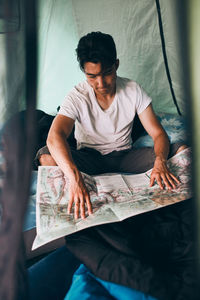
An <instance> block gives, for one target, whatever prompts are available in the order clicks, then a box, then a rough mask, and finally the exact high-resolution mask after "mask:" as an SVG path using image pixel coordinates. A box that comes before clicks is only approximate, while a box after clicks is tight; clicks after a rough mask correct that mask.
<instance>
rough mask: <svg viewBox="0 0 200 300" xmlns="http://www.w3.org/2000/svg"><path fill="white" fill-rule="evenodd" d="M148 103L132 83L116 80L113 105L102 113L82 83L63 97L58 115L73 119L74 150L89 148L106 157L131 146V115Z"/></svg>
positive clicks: (141, 91)
mask: <svg viewBox="0 0 200 300" xmlns="http://www.w3.org/2000/svg"><path fill="white" fill-rule="evenodd" d="M150 103H151V98H150V97H148V96H147V94H146V93H145V92H144V91H143V90H142V88H141V87H140V86H139V85H138V84H137V83H136V82H134V81H132V80H129V79H126V78H121V77H117V81H116V94H115V97H114V99H113V102H112V103H111V105H110V106H109V108H108V109H106V110H103V109H102V108H101V107H100V105H99V104H98V102H97V99H96V96H95V93H94V90H93V88H92V87H91V86H90V85H89V83H88V82H87V81H83V82H81V83H79V84H78V85H77V86H75V87H74V88H73V90H72V91H71V92H70V93H69V94H68V95H67V96H66V98H65V100H64V102H63V104H62V105H61V107H60V111H59V114H61V115H64V116H67V117H69V118H71V119H73V120H75V138H76V140H77V149H81V148H83V147H89V148H94V149H96V150H98V151H99V152H101V153H102V154H108V153H110V152H112V151H114V150H116V151H120V150H125V149H129V148H131V147H132V138H131V131H132V125H133V120H134V117H135V114H136V112H137V113H138V114H140V113H142V112H143V111H144V110H145V109H146V108H147V106H148V105H149V104H150Z"/></svg>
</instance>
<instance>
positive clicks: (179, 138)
mask: <svg viewBox="0 0 200 300" xmlns="http://www.w3.org/2000/svg"><path fill="white" fill-rule="evenodd" d="M157 117H158V119H159V120H160V122H161V124H162V126H163V128H164V129H165V131H166V133H167V135H168V137H169V140H170V143H171V144H173V143H177V142H184V143H187V140H188V134H187V127H186V120H185V118H184V117H182V116H179V115H175V114H165V113H162V114H159V115H157ZM133 146H134V147H136V148H142V147H153V140H152V138H151V137H150V136H149V135H148V134H147V133H145V134H143V135H142V136H141V137H139V138H138V139H137V141H136V142H135V143H133Z"/></svg>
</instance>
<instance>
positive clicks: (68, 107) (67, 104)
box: [58, 94, 79, 120]
mask: <svg viewBox="0 0 200 300" xmlns="http://www.w3.org/2000/svg"><path fill="white" fill-rule="evenodd" d="M58 114H59V115H63V116H66V117H69V118H71V119H73V120H76V119H78V117H79V113H78V109H77V106H76V105H75V99H74V97H73V95H71V94H69V95H67V96H66V97H65V99H64V101H63V103H62V104H61V106H60V110H59V112H58Z"/></svg>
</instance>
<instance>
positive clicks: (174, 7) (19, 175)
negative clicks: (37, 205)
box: [0, 0, 200, 299]
mask: <svg viewBox="0 0 200 300" xmlns="http://www.w3.org/2000/svg"><path fill="white" fill-rule="evenodd" d="M190 5H191V7H190V8H191V9H190V10H189V13H186V12H188V10H187V9H188V8H189V5H188V3H187V1H178V0H177V1H174V0H101V1H98V0H84V1H83V0H56V1H55V0H38V1H31V0H29V1H25V0H18V1H12V0H9V1H8V0H1V1H0V61H1V64H0V99H1V101H0V128H1V127H2V126H3V125H4V124H5V123H6V122H7V121H8V120H10V118H11V117H12V116H14V115H15V114H16V113H17V112H19V111H21V110H24V109H26V118H25V120H23V124H21V123H19V122H18V121H16V120H14V121H12V122H11V123H10V126H9V129H8V139H9V143H8V145H9V147H8V152H7V158H6V159H7V161H8V165H9V167H10V169H9V170H10V171H9V174H7V175H6V179H5V182H4V186H3V189H2V193H1V198H2V203H3V208H4V210H5V207H6V209H7V210H8V212H9V213H8V215H9V216H10V218H15V220H18V221H15V222H13V223H12V222H11V224H14V225H12V226H11V227H10V229H9V230H8V228H7V227H6V226H7V224H8V223H7V221H6V220H5V222H4V218H3V217H2V224H1V231H0V241H1V244H2V245H4V247H5V248H4V251H3V250H1V251H0V276H2V278H3V280H2V282H3V284H1V287H0V295H1V296H2V295H3V296H2V297H1V296H0V298H2V299H15V298H14V297H15V296H14V295H15V294H16V295H22V294H23V291H24V290H25V280H22V278H16V277H15V272H16V261H17V260H19V261H20V263H21V266H22V265H23V257H22V253H23V251H22V248H21V238H22V236H21V227H22V223H23V216H24V212H25V207H26V202H27V197H28V190H29V183H30V173H31V160H32V156H33V148H34V140H35V138H36V135H35V126H36V124H35V119H34V113H33V112H34V110H35V108H37V109H40V110H43V111H45V112H46V113H48V114H53V115H54V114H56V109H57V107H58V106H59V104H60V103H61V102H62V101H63V99H64V96H65V95H66V94H67V93H68V92H69V91H70V90H71V88H72V87H73V86H74V85H75V84H76V83H78V82H79V81H81V80H83V79H84V74H83V73H82V72H81V71H80V70H79V67H78V64H77V61H76V56H75V48H76V46H77V42H78V40H79V38H80V37H81V36H82V35H84V34H86V33H88V32H91V31H102V32H105V33H109V34H111V35H112V36H113V38H114V40H115V42H116V46H117V52H118V58H119V59H120V68H119V70H118V75H119V76H122V77H128V78H130V79H133V80H135V81H137V82H138V83H139V84H140V85H141V86H142V87H143V88H144V90H145V91H146V92H147V94H149V95H150V96H151V97H152V99H153V107H154V109H155V112H156V113H157V114H159V113H169V114H174V115H183V116H185V118H186V119H187V120H191V119H193V123H192V124H193V125H192V127H191V128H193V129H194V128H196V130H198V132H199V126H197V125H198V122H199V121H196V120H198V119H199V118H198V115H197V114H196V113H197V112H198V111H199V110H198V109H197V101H196V100H195V99H197V98H198V96H199V88H197V87H198V83H196V81H195V78H197V77H198V73H195V72H196V71H195V70H196V68H197V67H196V61H195V63H194V62H193V61H191V60H188V54H190V57H192V55H191V53H193V54H194V55H193V57H197V54H196V51H195V49H196V48H195V47H194V44H195V43H196V40H195V38H194V35H193V34H194V33H195V32H198V31H197V29H196V28H197V27H196V25H194V24H193V15H194V16H195V20H199V18H198V16H196V14H197V13H198V8H199V9H200V7H199V2H198V0H197V1H195V0H193V1H190ZM191 16H192V17H191ZM184 18H186V20H187V21H188V22H187V23H186V24H185V22H184ZM186 25H187V27H186ZM186 29H188V31H187V30H186ZM192 29H193V31H191V30H192ZM188 41H190V42H191V45H192V47H191V48H189V47H188V45H189V43H188ZM188 48H189V49H191V51H192V52H191V53H190V52H187V49H188ZM197 53H198V52H197ZM191 66H192V67H191ZM189 67H190V68H191V69H189ZM188 71H190V72H191V75H192V76H193V78H194V81H193V84H194V86H193V85H190V84H188V83H190V81H189V80H187V77H186V76H185V75H186V72H188ZM198 72H199V71H198ZM189 75H190V74H189ZM191 90H192V91H193V94H192V93H191ZM191 94H192V96H193V98H192V97H191ZM190 97H191V98H190ZM188 99H194V100H191V102H190V103H191V105H188V101H189V100H188ZM192 101H193V102H192ZM188 112H189V114H187V113H188ZM191 116H193V118H192V117H191ZM22 129H23V130H22ZM13 132H14V133H15V134H14V138H13V137H12V138H10V136H11V133H12V134H13ZM192 143H193V144H194V146H195V147H194V148H195V149H197V150H196V152H195V151H194V155H196V156H195V159H197V163H198V166H200V164H199V159H198V155H197V153H199V145H196V143H195V142H194V140H192ZM13 149H15V151H13ZM199 169H200V168H197V171H196V172H197V173H196V174H197V176H198V178H199V171H198V170H199ZM196 181H197V180H196ZM194 183H195V182H194ZM11 184H12V189H10V188H9V186H10V185H11ZM195 186H196V187H198V184H197V183H196V185H195ZM198 189H199V188H196V190H197V191H198V192H199V190H198ZM198 194H199V193H197V195H198ZM19 198H20V199H21V202H20V203H21V206H20V205H17V201H18V199H19ZM5 199H10V200H9V201H7V206H6V204H5V203H6V201H5ZM12 209H13V210H14V211H15V213H16V214H15V216H14V215H13V213H10V211H11V210H12ZM17 216H18V219H17ZM19 218H21V219H20V220H21V221H20V222H19ZM6 230H7V231H6ZM5 231H6V232H7V235H5ZM13 236H15V238H14V239H13V238H12V237H13ZM8 243H9V246H8ZM15 247H16V249H18V251H15ZM8 249H9V250H8ZM7 250H8V252H7V253H10V254H9V255H10V257H11V255H12V257H13V259H11V260H10V263H9V266H8V267H7V268H6V271H5V263H3V261H4V257H7V255H8V254H6V251H7ZM13 253H15V254H14V255H13ZM7 276H10V278H11V280H10V281H9V284H10V285H9V284H8V282H7V280H6V278H7ZM24 278H25V273H24ZM22 282H23V284H21V285H20V284H18V283H22ZM9 286H12V288H11V289H9V288H8V287H9ZM19 287H20V288H21V289H19ZM24 295H25V293H24ZM16 299H17V298H16ZM20 299H23V296H21V298H20ZM24 299H27V298H26V296H24Z"/></svg>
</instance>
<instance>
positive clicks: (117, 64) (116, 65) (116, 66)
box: [115, 59, 119, 71]
mask: <svg viewBox="0 0 200 300" xmlns="http://www.w3.org/2000/svg"><path fill="white" fill-rule="evenodd" d="M115 68H116V71H117V69H118V68H119V59H116V62H115Z"/></svg>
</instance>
